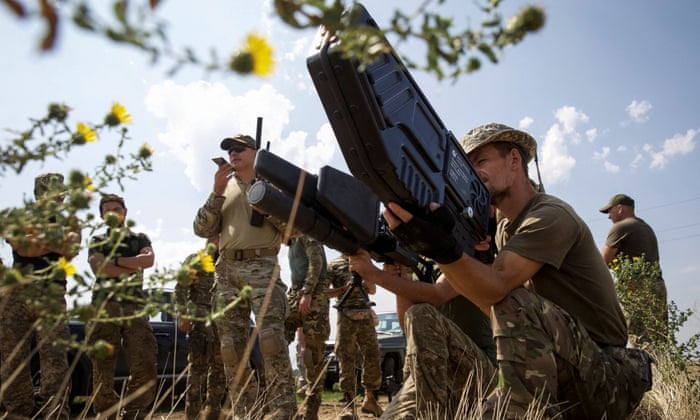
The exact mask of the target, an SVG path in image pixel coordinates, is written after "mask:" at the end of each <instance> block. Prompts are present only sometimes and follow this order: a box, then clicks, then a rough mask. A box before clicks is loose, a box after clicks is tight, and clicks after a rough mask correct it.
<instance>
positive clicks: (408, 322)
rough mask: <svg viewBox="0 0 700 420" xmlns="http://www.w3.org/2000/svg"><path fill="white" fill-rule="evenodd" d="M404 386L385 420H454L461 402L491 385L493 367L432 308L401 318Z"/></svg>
mask: <svg viewBox="0 0 700 420" xmlns="http://www.w3.org/2000/svg"><path fill="white" fill-rule="evenodd" d="M404 325H405V333H406V363H405V365H404V378H405V380H404V383H403V386H402V387H401V390H400V391H399V393H398V394H397V395H396V396H395V397H394V398H393V399H392V401H391V403H390V404H389V406H388V407H387V408H386V409H385V410H384V414H382V417H381V418H383V419H416V418H440V419H448V418H458V417H461V418H463V416H458V414H459V412H458V409H465V408H468V407H459V403H460V401H461V400H462V399H463V397H466V398H465V399H464V400H465V401H477V400H478V398H479V396H483V395H487V394H488V392H489V391H490V390H491V389H492V388H493V387H494V386H495V384H494V380H493V379H494V376H495V372H496V368H495V367H494V366H493V364H492V363H491V361H490V360H489V358H488V356H486V354H485V353H484V352H483V351H482V350H481V349H480V348H479V347H478V346H477V345H476V344H474V342H473V341H472V340H471V339H470V338H469V337H467V335H466V334H465V333H464V332H463V331H462V329H460V328H459V327H458V326H457V324H455V323H454V322H452V321H451V320H449V319H448V318H446V317H445V316H444V315H442V314H441V313H440V312H439V311H438V310H437V309H436V308H435V307H434V306H432V305H430V304H416V305H412V306H411V307H410V308H409V309H408V310H407V311H406V313H405V315H404Z"/></svg>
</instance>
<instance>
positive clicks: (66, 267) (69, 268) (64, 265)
mask: <svg viewBox="0 0 700 420" xmlns="http://www.w3.org/2000/svg"><path fill="white" fill-rule="evenodd" d="M58 266H59V267H60V268H61V269H62V270H63V271H64V272H65V273H66V277H69V276H72V275H75V272H76V269H75V266H74V265H73V264H71V263H69V262H68V260H66V259H65V258H64V257H61V258H59V259H58Z"/></svg>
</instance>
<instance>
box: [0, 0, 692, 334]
mask: <svg viewBox="0 0 700 420" xmlns="http://www.w3.org/2000/svg"><path fill="white" fill-rule="evenodd" d="M419 3H420V2H419V1H416V0H402V1H388V0H383V1H381V2H380V1H367V2H365V5H366V6H367V8H368V9H369V11H370V13H371V14H372V15H373V17H374V18H375V19H376V20H377V21H378V22H379V24H380V25H381V24H385V23H387V22H388V20H389V17H390V12H391V11H392V10H393V9H394V8H396V7H401V8H402V9H403V10H404V11H410V10H413V9H414V8H415V7H416V6H417V5H418V4H419ZM464 3H465V2H462V1H457V0H451V1H448V2H447V4H446V5H445V7H443V8H442V10H443V11H444V14H447V15H451V16H453V17H454V18H455V19H456V20H457V21H462V22H466V21H468V19H471V20H472V21H474V22H478V19H479V16H478V15H477V14H475V12H474V10H473V8H472V6H471V3H469V2H467V3H468V4H469V6H465V5H464ZM193 4H195V3H193V2H182V1H172V0H171V1H168V2H164V4H162V5H161V7H160V9H159V15H160V16H161V17H162V18H164V19H166V20H167V21H168V22H169V23H170V32H169V33H170V40H171V43H172V44H173V45H175V46H180V45H188V46H194V47H195V48H197V49H198V50H199V51H201V52H202V54H201V55H206V53H207V51H208V49H209V48H210V47H215V48H217V49H218V51H219V52H220V53H221V54H226V52H228V51H231V50H233V49H235V48H236V47H237V46H238V45H240V43H241V42H242V39H243V38H244V36H245V35H246V34H247V33H249V32H257V33H260V34H262V35H264V36H266V37H268V38H269V39H270V41H271V43H272V44H273V46H274V48H275V59H276V70H275V73H274V74H273V75H272V76H271V77H268V78H265V79H259V78H253V77H240V76H235V75H221V74H210V75H207V74H205V73H204V72H203V71H202V70H200V69H197V68H186V69H185V70H183V71H181V72H179V73H178V74H176V75H175V76H174V77H171V78H168V77H167V76H166V69H167V68H168V66H167V65H165V64H166V63H168V62H167V61H163V63H161V64H159V65H155V66H154V65H150V64H149V60H148V57H147V56H145V55H144V54H141V53H139V52H137V51H135V50H133V49H131V48H127V47H123V46H118V45H115V44H112V43H110V42H107V41H106V40H104V39H102V38H98V37H93V36H89V35H86V34H85V33H82V32H79V31H77V30H76V29H74V28H72V27H70V25H64V26H63V27H62V28H61V32H60V38H59V42H58V48H57V49H56V50H55V51H54V52H51V53H49V54H43V55H42V54H40V53H39V52H38V51H37V48H36V45H37V44H38V40H39V37H40V35H41V32H42V28H41V27H39V26H38V25H36V24H31V23H28V22H19V21H17V20H16V19H14V18H11V17H10V16H9V14H8V13H7V12H6V11H4V10H3V12H4V13H0V36H1V37H2V39H3V40H4V41H3V45H2V47H1V48H2V53H3V56H4V57H5V59H4V60H3V61H4V64H3V66H1V67H0V75H1V76H2V78H1V80H2V81H1V82H0V83H2V92H3V94H2V97H3V99H2V112H0V129H2V130H3V131H1V132H0V141H2V142H7V141H8V140H9V139H10V138H11V136H10V135H9V134H8V133H7V132H6V131H5V130H6V129H23V128H26V127H27V126H28V125H29V118H31V117H38V116H41V115H42V114H43V113H44V111H45V109H46V105H47V104H48V103H49V102H64V103H66V104H68V105H69V106H71V107H72V108H73V109H74V111H73V116H72V118H71V121H70V124H71V125H73V126H74V124H75V123H77V121H78V120H81V121H95V122H97V121H101V120H102V118H103V116H104V114H105V113H106V112H107V111H108V109H109V107H110V106H111V104H112V102H113V101H119V102H121V103H122V104H124V105H125V106H126V107H127V108H128V110H129V111H130V112H131V114H132V117H133V120H134V123H133V124H131V125H130V126H129V130H130V131H129V133H130V136H131V138H132V139H131V140H130V141H129V142H128V143H127V146H126V147H127V149H128V150H131V151H136V150H137V149H138V147H139V146H140V145H141V144H142V143H144V142H147V143H149V144H150V145H151V146H152V147H153V148H154V149H155V150H156V155H155V156H154V159H153V167H154V171H153V172H152V173H148V174H144V175H142V176H141V177H140V178H139V181H138V182H132V181H126V182H125V185H126V191H125V192H124V195H125V196H126V201H127V207H128V208H129V215H128V216H129V217H130V218H133V219H134V220H135V221H136V222H137V230H141V231H145V232H147V233H148V234H149V235H150V237H151V239H152V240H153V244H154V249H155V253H156V261H157V266H158V267H168V266H172V265H174V264H176V263H178V262H179V261H181V260H182V259H184V257H185V256H186V255H188V254H189V253H191V252H193V251H194V250H196V249H199V248H200V247H201V246H202V244H203V242H204V241H203V240H202V239H199V238H197V237H195V236H194V235H193V233H192V228H191V224H192V218H193V216H194V213H195V212H196V209H197V208H198V207H199V206H200V205H201V204H202V203H203V202H204V200H205V199H206V196H207V194H208V193H209V191H210V189H211V185H212V182H213V172H214V169H215V167H214V165H213V164H212V163H211V161H210V158H211V157H213V156H219V155H222V153H221V151H220V150H218V144H219V141H220V139H221V138H223V137H226V136H230V135H232V134H235V133H238V132H248V133H254V131H255V121H256V118H257V117H258V116H262V117H263V118H264V126H263V138H264V140H266V141H270V142H271V151H273V152H274V153H277V154H279V155H281V156H283V157H285V158H287V159H289V160H291V161H293V162H295V163H296V164H297V165H299V166H302V167H304V168H306V169H307V170H309V171H310V172H314V173H315V172H317V171H318V169H319V168H320V167H321V166H323V165H331V166H334V167H337V168H340V169H345V168H346V166H345V163H344V161H343V158H342V155H341V154H340V151H339V149H338V147H337V145H336V143H335V140H334V137H333V134H332V130H331V129H330V127H329V126H328V123H327V119H326V116H325V114H324V112H323V110H322V108H321V105H320V101H319V100H318V97H317V96H316V93H315V91H314V89H313V85H312V83H311V80H310V78H309V76H308V73H307V70H306V66H305V59H306V57H307V56H308V55H310V54H311V53H312V44H313V42H312V41H313V38H314V36H315V35H316V33H315V31H313V30H309V31H292V30H290V29H287V27H285V26H284V25H282V24H281V23H280V21H279V20H278V19H277V18H276V17H275V16H274V15H273V14H272V13H271V5H270V1H268V0H265V1H259V2H245V3H244V2H240V1H223V0H218V1H213V0H212V1H209V2H199V3H197V6H194V5H193ZM523 4H525V3H524V2H521V1H514V0H510V1H506V2H504V3H503V6H504V8H503V12H504V13H508V12H512V11H514V10H517V9H519V8H520V7H521V6H522V5H523ZM539 4H541V5H542V6H543V7H544V8H545V10H546V12H547V24H546V26H545V27H544V29H543V30H541V31H540V32H539V33H538V34H536V35H534V36H531V37H528V38H527V39H526V40H525V41H524V42H523V43H522V44H520V45H518V46H516V47H514V48H509V49H507V50H506V51H504V52H503V54H502V56H501V62H500V63H499V64H498V65H495V66H494V65H490V64H486V65H484V66H483V68H482V70H481V71H479V72H478V73H476V74H474V75H470V76H464V77H462V78H460V79H459V80H458V81H457V82H455V83H453V82H452V81H450V80H447V81H443V82H438V81H437V80H436V79H435V77H434V76H432V75H428V74H424V73H420V72H414V73H413V75H414V77H415V78H416V80H417V81H418V83H419V84H420V86H421V88H422V90H423V92H424V93H425V94H426V96H427V97H428V98H429V100H430V101H431V103H432V105H433V107H434V108H435V109H436V111H437V112H438V113H439V114H440V116H441V118H442V120H443V122H444V123H445V124H446V126H447V127H449V128H450V129H451V130H452V131H453V132H454V133H455V135H456V136H457V137H458V138H459V137H461V135H462V134H463V133H464V132H466V131H467V130H469V129H470V128H472V127H474V126H477V125H480V124H482V123H485V122H489V121H498V122H502V123H505V124H508V125H511V126H514V127H520V128H522V129H525V130H527V131H528V132H530V133H531V134H532V135H533V136H534V137H535V138H536V139H537V141H538V146H539V150H538V153H539V159H540V162H541V170H542V176H543V180H544V184H545V187H546V190H547V192H549V193H551V194H554V195H556V196H558V197H560V198H562V199H564V200H566V201H568V202H569V203H570V204H572V205H573V206H574V208H575V209H576V211H577V212H578V213H579V215H580V216H581V217H582V218H583V219H584V220H585V221H586V222H587V223H588V224H589V226H590V227H591V230H592V232H593V235H594V237H595V238H596V240H597V242H598V245H599V246H601V245H602V244H603V242H604V239H605V236H606V234H607V231H608V229H609V228H610V222H609V221H608V220H607V219H606V217H605V215H602V214H601V213H599V212H598V208H600V207H601V206H602V205H603V204H605V203H606V202H607V201H608V199H609V198H610V197H611V196H612V195H614V194H616V193H618V192H624V193H627V194H629V195H631V196H632V197H633V198H634V199H635V200H636V202H637V214H638V216H640V217H641V218H643V219H645V220H646V221H647V222H648V223H649V224H651V226H652V227H653V228H654V229H655V230H656V233H657V236H658V239H659V246H660V252H661V264H662V269H663V271H664V277H665V279H666V282H667V286H668V289H669V297H670V298H671V299H673V300H674V301H676V302H677V303H678V305H679V307H681V308H688V307H693V308H696V309H697V305H698V302H697V297H698V295H699V293H698V291H699V289H700V286H699V285H698V282H697V281H696V279H697V278H698V276H699V275H700V262H698V260H696V253H697V250H698V248H700V247H699V246H698V245H699V244H700V223H697V221H696V220H695V217H694V216H693V215H696V214H698V213H699V212H700V187H699V186H698V185H697V184H696V182H697V179H698V175H700V169H698V166H697V165H696V161H697V159H698V156H699V154H700V153H699V151H698V147H697V143H698V141H699V136H698V133H699V132H700V113H699V112H698V103H700V83H698V81H697V69H698V68H700V52H699V50H698V48H697V40H698V39H700V29H698V27H697V25H696V20H697V17H698V16H700V3H698V2H697V1H695V0H679V1H674V2H660V1H649V0H646V1H635V0H620V1H616V2H607V1H602V0H590V1H573V0H560V1H542V2H539ZM467 7H468V8H467ZM395 46H396V47H397V49H398V50H399V52H400V53H401V54H404V55H408V56H410V57H412V58H413V59H418V57H419V54H420V48H419V47H418V46H416V45H410V44H395ZM115 141H116V137H115V136H108V135H106V136H103V137H102V138H101V139H100V141H99V142H98V143H96V144H90V145H89V146H88V147H86V149H85V150H84V151H80V152H78V153H75V154H73V155H71V157H70V158H68V159H65V160H63V161H47V162H45V163H44V164H43V165H32V166H30V167H29V168H28V169H27V170H26V171H25V173H23V174H22V175H21V176H16V175H14V174H11V173H4V174H2V175H1V176H0V187H1V188H2V191H3V194H2V195H0V207H7V206H13V205H17V204H18V203H19V202H20V200H21V198H22V197H23V195H27V196H28V195H29V194H31V190H32V185H33V184H32V182H33V181H32V180H33V177H34V175H35V174H36V173H38V172H43V171H48V170H52V171H59V172H63V173H67V172H68V171H69V170H70V169H73V168H81V169H83V170H90V169H92V168H93V167H94V166H95V165H96V164H97V162H98V160H97V159H98V158H99V157H100V156H103V155H104V154H105V153H106V152H107V151H113V150H114V147H115V144H114V142H115ZM115 190H116V186H115ZM95 206H96V204H95ZM95 206H93V207H95ZM85 239H86V240H87V238H85ZM9 253H10V249H9V247H8V246H7V245H6V244H4V243H3V244H2V245H0V256H2V257H3V259H4V260H8V259H9V258H7V256H8V255H9ZM335 254H336V253H335V252H334V251H330V250H329V251H328V255H329V257H332V256H334V255H335ZM85 260H86V255H84V254H81V255H79V256H78V257H77V259H76V263H77V264H78V266H79V269H82V270H85V269H87V264H86V262H85ZM280 261H281V266H282V269H283V277H284V276H285V275H286V273H287V272H288V270H287V264H286V250H284V251H283V254H282V255H281V258H280ZM285 280H286V278H285ZM375 300H376V301H377V309H378V310H391V309H392V307H393V299H392V297H391V295H390V294H388V293H385V292H380V293H379V294H378V295H377V297H376V299H375ZM698 325H700V323H699V322H698V317H697V316H696V317H695V318H694V319H693V320H692V322H691V323H690V324H689V328H687V329H686V330H684V333H683V335H687V334H688V333H689V332H692V333H695V332H697V331H698V328H699V327H698Z"/></svg>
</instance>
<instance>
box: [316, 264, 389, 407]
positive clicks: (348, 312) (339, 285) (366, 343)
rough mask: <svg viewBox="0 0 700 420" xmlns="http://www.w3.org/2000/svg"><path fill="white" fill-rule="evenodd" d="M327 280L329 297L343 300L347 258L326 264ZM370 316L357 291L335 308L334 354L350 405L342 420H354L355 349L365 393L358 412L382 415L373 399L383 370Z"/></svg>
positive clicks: (368, 287) (370, 290) (348, 279)
mask: <svg viewBox="0 0 700 420" xmlns="http://www.w3.org/2000/svg"><path fill="white" fill-rule="evenodd" d="M328 277H329V280H330V283H331V285H332V286H333V289H331V291H330V296H331V297H339V296H340V297H341V299H342V296H344V294H345V292H346V291H347V290H349V288H350V287H351V285H352V274H351V273H350V269H349V266H348V258H347V256H345V255H341V256H339V257H337V258H335V259H333V260H332V261H330V262H329V263H328ZM361 287H362V288H363V290H364V291H365V292H366V293H367V294H374V293H375V291H376V287H375V286H374V284H366V283H364V282H363V283H362V286H361ZM339 303H340V299H339ZM373 314H374V312H373V311H372V309H371V308H370V307H369V306H368V305H367V302H365V299H364V297H363V296H362V294H361V292H360V290H359V289H358V288H355V289H353V290H352V292H351V293H350V294H349V295H347V297H346V299H345V301H344V302H343V303H342V305H341V307H339V308H338V325H337V330H336V337H335V354H336V355H337V356H338V362H339V364H340V390H341V391H342V392H343V394H344V400H345V401H348V402H349V403H348V407H347V409H346V410H345V411H344V412H343V413H341V419H343V420H346V419H354V418H357V413H356V411H355V403H354V400H355V396H356V394H357V393H356V389H355V386H356V384H355V382H356V380H355V367H356V366H357V355H358V351H357V350H358V347H359V353H360V354H359V355H360V357H361V358H362V363H361V366H362V386H363V387H364V389H365V399H364V401H363V403H362V407H361V409H362V411H363V412H366V413H371V414H374V415H375V416H380V415H381V414H382V409H381V407H379V404H377V399H376V391H377V390H378V389H379V387H380V386H381V385H382V369H381V361H380V360H379V343H378V342H377V331H376V330H375V328H374V316H373Z"/></svg>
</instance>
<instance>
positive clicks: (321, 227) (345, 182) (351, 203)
mask: <svg viewBox="0 0 700 420" xmlns="http://www.w3.org/2000/svg"><path fill="white" fill-rule="evenodd" d="M255 170H256V172H257V173H258V175H259V176H260V178H261V179H260V180H258V181H256V182H255V183H254V184H253V185H252V186H251V187H250V189H249V190H248V201H249V202H250V204H252V205H254V206H256V207H257V208H259V209H261V210H263V211H264V212H266V213H269V214H271V215H272V216H274V217H276V218H277V219H280V220H288V219H289V217H290V214H291V213H292V211H293V209H294V197H295V195H296V186H297V184H298V180H299V177H300V176H301V175H302V173H303V175H304V182H303V184H302V193H301V194H300V200H299V201H300V203H299V204H298V206H297V212H296V215H295V217H294V228H295V229H296V230H298V231H300V232H302V233H304V234H306V235H308V236H310V237H312V238H314V239H316V240H317V241H319V242H321V243H323V244H325V245H327V246H329V247H331V248H333V249H336V250H338V251H340V252H342V253H344V254H348V255H353V254H355V253H357V251H358V250H359V249H360V248H362V249H365V250H367V251H368V252H369V253H370V255H371V256H372V258H374V259H375V260H376V261H395V262H399V263H401V264H404V265H407V266H409V267H417V266H418V265H419V263H420V261H419V258H418V256H417V255H416V253H415V252H413V251H411V250H409V249H406V248H402V247H401V246H400V245H399V244H398V242H397V241H396V239H395V238H394V236H393V234H392V233H391V232H390V231H389V230H388V228H387V227H386V224H385V223H386V222H384V219H383V218H381V216H380V215H379V205H380V202H379V199H378V198H377V196H376V195H375V194H374V193H373V192H372V191H370V190H369V188H367V186H366V185H364V184H363V183H362V182H360V181H359V180H358V179H357V178H355V177H353V176H351V175H349V174H347V173H344V172H341V171H339V170H337V169H335V168H332V167H330V166H324V167H322V168H321V170H320V171H319V175H318V176H317V175H314V174H310V173H308V172H306V171H304V170H303V169H301V168H299V167H298V166H296V165H294V164H293V163H291V162H289V161H287V160H285V159H283V158H281V157H279V156H277V155H274V154H273V153H270V152H268V151H264V150H261V151H259V152H258V156H257V157H256V160H255ZM417 274H418V275H419V276H421V273H419V272H418V271H417ZM422 277H424V276H422ZM422 277H421V278H422Z"/></svg>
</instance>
